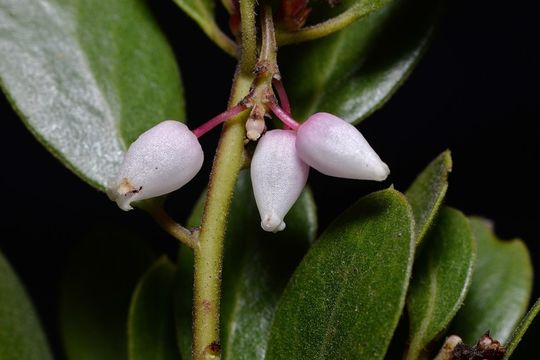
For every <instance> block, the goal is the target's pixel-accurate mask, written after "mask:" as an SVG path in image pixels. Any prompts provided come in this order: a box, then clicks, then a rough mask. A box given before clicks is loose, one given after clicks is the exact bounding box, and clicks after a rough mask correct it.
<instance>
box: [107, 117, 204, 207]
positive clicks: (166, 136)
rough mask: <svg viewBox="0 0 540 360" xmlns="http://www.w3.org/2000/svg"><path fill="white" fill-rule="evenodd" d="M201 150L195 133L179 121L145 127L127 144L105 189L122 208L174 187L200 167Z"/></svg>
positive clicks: (178, 185)
mask: <svg viewBox="0 0 540 360" xmlns="http://www.w3.org/2000/svg"><path fill="white" fill-rule="evenodd" d="M203 160H204V154H203V151H202V148H201V145H200V144H199V140H198V139H197V137H196V136H195V135H194V134H193V133H192V132H191V131H190V130H189V129H188V127H187V126H186V125H184V124H182V123H180V122H178V121H174V120H167V121H163V122H161V123H159V124H158V125H156V126H154V127H153V128H151V129H149V130H147V131H146V132H144V133H143V134H142V135H140V136H139V138H138V139H137V140H135V141H134V142H133V143H132V144H131V146H130V147H129V149H128V151H127V153H126V155H125V157H124V161H123V163H122V165H121V166H120V171H119V174H118V176H117V177H116V178H115V180H114V181H113V182H112V183H111V184H110V185H109V189H108V191H107V193H108V195H109V197H110V198H111V200H114V201H116V203H117V204H118V206H119V207H120V208H121V209H123V210H131V209H132V207H131V203H132V202H134V201H138V200H144V199H148V198H152V197H156V196H160V195H164V194H167V193H170V192H172V191H175V190H177V189H179V188H181V187H182V186H184V185H185V184H186V183H187V182H189V181H190V180H191V179H192V178H193V177H194V176H195V175H196V174H197V173H198V172H199V170H200V169H201V166H202V164H203Z"/></svg>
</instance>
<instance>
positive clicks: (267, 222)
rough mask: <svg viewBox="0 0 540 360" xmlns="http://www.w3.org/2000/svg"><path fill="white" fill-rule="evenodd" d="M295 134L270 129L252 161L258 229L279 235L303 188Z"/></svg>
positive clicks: (302, 168)
mask: <svg viewBox="0 0 540 360" xmlns="http://www.w3.org/2000/svg"><path fill="white" fill-rule="evenodd" d="M295 142H296V134H295V132H294V131H292V130H272V131H268V132H267V133H266V134H265V135H263V136H262V137H261V139H260V140H259V143H258V144H257V148H256V149H255V154H254V155H253V159H252V161H251V182H252V185H253V193H254V194H255V201H256V203H257V208H258V209H259V213H260V215H261V227H262V228H263V229H264V230H266V231H272V232H278V231H281V230H283V229H284V228H285V222H283V218H284V217H285V215H286V214H287V212H289V210H290V209H291V207H292V206H293V205H294V203H295V202H296V200H297V199H298V197H299V196H300V194H301V193H302V189H303V188H304V186H305V185H306V181H307V178H308V174H309V166H307V165H306V164H305V163H304V162H303V161H302V160H300V158H299V157H298V155H297V154H296V146H295Z"/></svg>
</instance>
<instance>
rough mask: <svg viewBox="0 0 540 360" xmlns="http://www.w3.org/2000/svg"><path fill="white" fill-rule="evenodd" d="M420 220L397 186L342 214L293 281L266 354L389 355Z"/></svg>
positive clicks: (276, 359) (273, 359)
mask: <svg viewBox="0 0 540 360" xmlns="http://www.w3.org/2000/svg"><path fill="white" fill-rule="evenodd" d="M413 227H414V225H413V215H412V211H411V209H410V206H409V204H408V203H407V200H406V199H405V196H403V195H402V194H400V193H399V192H397V191H395V190H393V189H388V190H384V191H380V192H377V193H374V194H371V195H369V196H367V197H365V198H363V199H361V200H360V201H359V202H357V203H356V204H355V205H354V206H353V207H352V208H350V209H349V210H347V211H346V212H345V213H344V214H342V215H341V216H340V217H338V219H337V220H336V221H335V222H334V223H333V224H332V225H331V226H330V227H329V228H328V229H327V230H326V231H325V232H324V233H323V234H322V235H321V237H320V238H319V240H317V242H315V244H314V245H313V247H312V248H311V249H310V251H309V252H308V254H307V255H306V257H305V258H304V259H303V260H302V263H301V264H300V265H299V266H298V268H297V269H296V271H295V273H294V275H293V276H292V278H291V280H290V281H289V284H288V285H287V288H286V290H285V292H284V293H283V296H282V298H281V300H280V303H279V306H278V309H277V311H276V315H275V318H274V322H273V325H272V329H271V335H270V342H269V345H268V353H267V356H266V359H267V360H280V359H284V360H285V359H286V360H290V359H295V360H302V359H306V360H307V359H310V360H311V359H329V360H330V359H341V360H348V359H372V360H376V359H382V358H383V357H384V354H385V353H386V350H387V347H388V345H389V343H390V339H391V338H392V334H393V333H394V330H395V328H396V326H397V323H398V320H399V318H400V315H401V312H402V310H403V305H404V303H405V295H406V292H407V286H408V283H409V278H410V274H411V267H412V263H413V259H414V249H415V242H414V233H413Z"/></svg>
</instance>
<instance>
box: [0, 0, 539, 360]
mask: <svg viewBox="0 0 540 360" xmlns="http://www.w3.org/2000/svg"><path fill="white" fill-rule="evenodd" d="M175 2H176V3H177V4H178V5H179V7H180V9H182V10H183V11H184V12H185V13H187V14H188V15H189V16H190V17H191V18H192V19H193V20H194V21H196V22H197V24H198V25H199V26H200V27H201V29H202V31H204V33H205V34H206V35H207V36H208V37H209V38H210V39H211V40H212V41H213V42H215V44H216V45H217V46H219V47H220V48H221V49H222V50H224V51H225V52H226V53H228V54H229V55H231V56H232V57H234V58H236V59H237V60H238V65H237V69H236V72H235V73H234V76H233V81H232V88H231V92H230V95H229V106H228V109H224V111H223V112H222V113H221V114H218V115H216V116H215V117H214V118H212V119H210V120H208V121H207V122H204V123H203V124H202V125H199V126H198V127H191V125H189V124H188V125H186V124H185V123H184V122H185V121H186V116H185V113H184V102H183V100H182V99H183V97H182V96H183V90H182V84H181V82H180V74H179V71H178V67H177V65H176V62H175V60H174V57H173V55H172V52H171V51H170V49H169V47H168V45H167V42H166V39H165V37H164V36H163V35H162V34H161V32H160V30H159V27H158V26H157V24H156V22H155V20H154V19H153V18H152V16H151V13H150V11H149V9H148V8H147V6H146V5H145V2H144V1H143V0H115V1H112V2H110V1H101V0H62V1H60V0H39V1H37V0H0V31H1V33H0V54H1V59H0V80H1V85H2V89H3V90H4V92H5V94H6V96H7V98H8V99H9V100H10V102H11V104H12V105H13V107H14V108H15V109H16V111H17V112H18V114H19V115H20V117H21V119H22V120H23V122H24V123H25V124H26V126H27V127H28V128H29V129H30V131H32V133H33V134H34V135H35V136H36V138H37V139H38V140H39V141H40V142H41V143H42V144H43V145H44V146H45V147H46V148H47V149H48V150H49V151H51V152H52V153H53V154H54V155H55V156H56V157H57V158H58V159H59V160H60V161H61V162H62V163H64V164H65V165H66V166H67V167H68V168H69V169H71V170H72V171H73V172H75V173H76V174H77V175H78V176H80V178H81V179H83V180H84V181H86V182H87V183H88V184H89V185H91V186H93V187H95V188H96V189H98V190H101V191H103V192H106V193H107V195H108V196H109V198H110V199H111V200H113V201H115V202H116V203H117V204H118V207H119V208H121V209H122V210H126V211H127V210H132V209H133V208H138V209H139V210H142V211H145V212H147V213H148V214H149V215H150V216H151V217H152V218H153V219H154V220H155V221H156V222H157V224H159V225H160V226H161V227H162V228H163V229H164V230H165V231H166V232H168V233H169V234H170V235H171V236H172V237H173V238H175V239H177V240H179V242H178V247H179V250H178V256H177V259H176V263H174V262H173V259H171V258H170V257H167V256H166V255H163V256H161V257H159V258H156V257H154V256H152V255H151V254H150V252H149V250H148V244H147V243H145V242H144V241H140V240H139V239H138V238H137V234H132V235H126V234H125V233H126V232H129V231H130V230H129V229H117V230H111V229H101V230H100V231H99V234H97V233H95V234H94V233H89V234H87V235H86V236H85V239H83V240H82V241H81V247H80V249H79V250H77V251H76V252H75V253H74V254H73V256H72V258H71V260H70V261H69V262H68V264H67V269H66V277H65V279H64V282H63V283H62V292H61V299H60V309H61V316H60V323H61V331H62V340H63V343H64V350H65V356H66V357H67V358H68V359H132V360H146V359H189V358H192V359H194V360H203V359H219V358H222V359H250V360H252V359H266V360H278V359H284V360H291V359H384V358H399V357H403V358H405V359H428V358H433V359H439V360H442V359H508V358H510V357H511V356H512V355H513V354H514V352H515V351H516V350H517V349H519V347H518V345H519V344H520V341H521V340H522V338H524V336H525V335H526V334H527V329H528V327H529V326H530V325H531V324H532V323H533V322H534V320H535V317H536V315H537V313H538V311H539V309H540V304H539V303H538V302H536V304H535V305H533V307H532V309H531V310H530V312H529V313H528V314H527V315H525V313H526V310H527V308H528V306H529V302H530V296H531V289H532V266H531V261H530V258H529V254H528V252H527V249H526V248H525V246H524V245H523V243H522V242H521V241H519V240H513V241H502V240H499V239H498V238H497V237H496V236H495V235H494V233H493V229H492V225H491V224H490V223H489V221H487V220H485V219H482V218H468V217H466V216H465V215H463V213H461V212H460V211H459V210H456V209H453V208H450V207H447V206H444V205H443V202H444V197H445V194H446V191H447V187H448V174H449V173H450V171H451V169H452V159H451V156H450V152H449V151H445V152H443V153H442V154H440V155H438V156H437V157H436V158H435V159H434V160H433V161H432V162H431V163H430V164H429V165H427V167H426V168H425V170H423V171H422V172H421V173H420V175H418V177H417V178H416V180H415V181H414V182H413V183H412V184H411V185H410V186H409V188H408V189H394V187H393V186H390V187H388V184H385V183H383V184H381V186H380V187H381V188H383V190H380V191H377V192H375V193H372V194H370V195H367V196H365V197H363V198H362V199H360V200H359V201H358V202H356V203H355V204H354V205H353V206H352V207H351V208H350V209H348V210H346V211H345V212H344V213H343V214H342V215H340V216H339V217H338V218H337V219H336V220H335V221H334V222H333V223H332V224H331V225H330V226H329V227H328V228H326V229H323V231H321V232H320V233H319V232H318V231H317V217H316V210H315V204H314V200H313V196H312V194H311V191H310V189H309V186H308V185H306V184H307V181H308V175H309V173H310V171H318V172H320V173H322V174H325V175H328V176H331V177H340V178H347V179H356V180H374V181H384V180H385V179H387V177H388V175H389V174H390V169H389V167H388V166H387V165H386V164H385V163H384V162H383V160H381V158H380V157H379V156H378V155H377V153H376V151H375V150H374V149H373V148H372V147H371V146H370V145H369V143H368V141H367V140H366V139H365V138H364V137H363V136H362V134H361V133H360V132H359V131H358V129H357V128H356V127H355V125H356V124H358V123H359V122H360V121H361V120H362V119H364V118H366V117H367V116H369V115H370V114H371V113H372V112H373V111H374V110H376V109H377V108H378V107H380V106H381V105H382V104H383V103H384V102H385V101H386V100H387V99H388V98H389V97H390V95H391V94H392V93H393V92H394V91H395V90H396V88H397V87H398V86H399V85H400V84H401V83H402V82H403V81H404V79H405V78H406V77H407V75H408V74H409V73H410V71H411V69H412V67H413V66H414V65H415V63H416V62H417V60H418V58H419V56H420V55H421V54H422V52H423V51H424V48H425V47H426V44H427V43H428V42H429V41H428V40H429V39H430V37H431V33H432V30H433V27H434V23H435V21H436V18H437V14H438V13H439V12H440V4H439V1H425V0H362V1H356V0H350V1H348V0H344V1H341V2H338V1H328V2H325V1H319V2H310V1H308V0H281V1H269V0H261V1H258V2H257V1H255V0H222V5H223V7H224V9H225V10H226V11H227V14H228V17H229V22H228V25H229V29H228V30H224V29H223V28H222V27H220V25H219V24H218V23H217V22H216V20H215V15H214V10H215V6H216V4H214V1H212V0H175ZM407 11H409V12H414V14H415V16H411V17H409V18H408V19H409V20H404V18H406V17H403V14H404V13H405V12H407ZM398 19H399V21H400V29H399V31H400V32H402V33H403V34H404V35H403V36H404V39H403V42H402V43H400V44H399V47H396V46H397V45H396V44H393V43H392V42H385V41H381V38H380V37H381V36H383V37H384V36H385V35H384V34H385V33H388V32H391V31H390V30H392V26H393V23H394V22H396V21H397V20H398ZM89 28H92V31H88V32H87V31H86V29H89ZM381 29H385V31H387V32H383V31H381ZM109 32H116V33H118V34H120V35H119V36H117V37H109V36H108V33H109ZM228 34H230V35H228ZM381 34H382V35H381ZM119 39H129V41H120V40H119ZM300 43H305V44H300ZM133 44H136V47H135V48H133ZM288 44H290V45H289V46H288V49H287V52H288V53H287V54H286V55H287V61H285V62H284V63H283V64H281V62H280V61H279V57H278V49H280V48H281V46H282V45H288ZM194 46H196V45H194ZM343 46H346V47H348V48H349V51H347V52H343V54H340V52H339V51H335V49H336V47H343ZM392 47H395V49H394V50H395V51H387V50H388V49H387V48H392ZM329 49H334V51H333V52H332V58H331V59H327V58H326V54H327V52H328V50H329ZM382 58H384V61H380V60H381V59H382ZM378 60H379V61H380V65H379V66H378V67H377V68H370V67H369V64H370V61H371V62H375V61H378ZM147 64H152V66H145V65H147ZM285 80H286V81H285ZM285 84H290V86H288V87H287V86H285ZM133 104H137V105H136V106H133ZM216 127H221V129H222V130H221V137H220V141H219V144H218V146H217V149H216V151H215V156H214V160H213V166H212V171H211V173H210V182H209V184H208V187H207V190H206V191H205V192H204V194H203V195H202V196H201V197H200V200H199V201H198V202H197V203H196V204H190V205H188V204H186V205H185V206H193V211H192V215H191V217H190V218H189V219H188V220H187V222H186V223H185V224H181V223H179V222H177V221H176V220H174V219H173V217H171V216H170V215H169V214H168V213H167V211H166V210H165V208H164V203H165V196H166V195H167V194H169V193H171V192H173V191H177V190H179V189H180V190H179V191H182V189H181V188H182V187H183V186H184V185H186V184H187V183H188V182H189V181H190V180H192V179H193V178H194V177H195V176H196V175H197V173H198V172H199V171H200V170H201V168H202V167H203V163H204V162H205V161H210V160H209V159H205V158H204V152H203V148H202V146H201V144H200V143H199V138H201V137H202V136H204V135H205V134H207V133H208V132H209V131H211V130H212V129H214V128H216ZM205 150H207V153H208V152H209V151H213V149H210V150H209V149H205ZM400 190H403V192H400ZM331 191H332V189H329V190H328V192H329V193H331ZM103 234H106V235H105V236H103ZM128 238H129V241H128V240H127V239H128ZM103 242H107V253H106V254H103V253H101V254H100V253H99V251H98V250H97V249H99V248H100V246H101V245H102V243H103ZM88 254H95V256H88ZM83 255H84V256H83ZM112 268H120V269H122V271H120V272H118V274H119V275H118V277H114V276H112V275H111V272H109V271H108V270H109V269H112ZM97 289H100V290H101V291H96V290H97ZM103 290H107V291H105V292H104V291H103ZM103 293H106V294H108V295H107V296H105V297H100V296H99V294H103ZM110 318H115V319H118V321H116V320H115V321H111V320H110ZM399 324H402V326H398V325H399ZM52 357H53V355H52V353H51V352H50V350H49V346H48V345H47V340H46V336H45V334H44V332H43V330H42V329H41V325H40V323H39V320H38V319H37V317H36V314H35V311H34V309H33V307H32V304H31V302H30V301H29V299H28V297H27V295H26V293H25V291H24V289H23V287H22V286H21V284H20V282H19V280H18V279H17V276H16V275H15V274H14V272H13V269H12V268H11V267H10V265H9V264H8V262H7V261H6V259H5V258H4V257H3V256H0V359H20V360H27V359H28V360H30V359H32V360H33V359H50V358H52Z"/></svg>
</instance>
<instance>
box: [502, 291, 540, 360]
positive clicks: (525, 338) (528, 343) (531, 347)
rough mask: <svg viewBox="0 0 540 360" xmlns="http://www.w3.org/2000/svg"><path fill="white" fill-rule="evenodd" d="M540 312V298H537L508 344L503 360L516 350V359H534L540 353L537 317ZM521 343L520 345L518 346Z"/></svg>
mask: <svg viewBox="0 0 540 360" xmlns="http://www.w3.org/2000/svg"><path fill="white" fill-rule="evenodd" d="M539 312H540V299H537V300H536V303H534V305H533V307H532V308H531V310H529V312H528V313H527V315H525V317H524V318H523V319H521V322H520V323H519V325H518V327H517V328H516V330H515V331H514V333H513V334H512V338H511V339H510V341H509V342H508V345H507V346H506V353H505V354H504V358H503V360H507V359H510V356H511V355H512V354H513V353H514V352H515V358H516V359H532V358H534V355H537V354H538V340H540V337H539V336H538V335H539V334H540V321H539V320H538V318H537V315H538V313H539ZM518 345H519V347H518Z"/></svg>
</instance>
